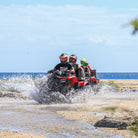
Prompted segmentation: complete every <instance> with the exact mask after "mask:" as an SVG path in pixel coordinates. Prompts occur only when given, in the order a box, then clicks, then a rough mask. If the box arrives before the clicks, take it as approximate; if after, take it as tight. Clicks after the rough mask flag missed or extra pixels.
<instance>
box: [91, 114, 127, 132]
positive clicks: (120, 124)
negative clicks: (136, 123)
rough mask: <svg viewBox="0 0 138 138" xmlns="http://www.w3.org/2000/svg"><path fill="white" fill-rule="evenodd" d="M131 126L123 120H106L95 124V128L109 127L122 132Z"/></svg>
mask: <svg viewBox="0 0 138 138" xmlns="http://www.w3.org/2000/svg"><path fill="white" fill-rule="evenodd" d="M128 125H129V124H128V123H127V122H124V121H121V120H113V119H111V118H108V117H107V118H104V119H102V120H99V121H98V122H96V123H95V124H94V126H95V127H108V128H118V129H120V130H122V129H126V127H127V126H128Z"/></svg>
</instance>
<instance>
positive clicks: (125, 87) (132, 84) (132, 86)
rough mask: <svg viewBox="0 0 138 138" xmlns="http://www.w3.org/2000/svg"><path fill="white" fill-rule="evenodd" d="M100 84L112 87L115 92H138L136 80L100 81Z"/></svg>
mask: <svg viewBox="0 0 138 138" xmlns="http://www.w3.org/2000/svg"><path fill="white" fill-rule="evenodd" d="M100 83H104V84H109V85H113V86H115V88H116V89H117V91H122V92H123V91H138V79H137V80H136V79H101V80H100Z"/></svg>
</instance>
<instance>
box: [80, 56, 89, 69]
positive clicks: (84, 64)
mask: <svg viewBox="0 0 138 138" xmlns="http://www.w3.org/2000/svg"><path fill="white" fill-rule="evenodd" d="M81 66H84V67H87V66H88V62H87V60H86V59H85V58H82V59H81Z"/></svg>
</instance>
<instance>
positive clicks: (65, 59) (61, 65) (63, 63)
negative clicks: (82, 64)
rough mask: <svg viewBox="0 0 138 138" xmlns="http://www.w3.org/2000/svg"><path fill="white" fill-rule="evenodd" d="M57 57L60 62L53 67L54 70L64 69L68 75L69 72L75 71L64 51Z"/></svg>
mask: <svg viewBox="0 0 138 138" xmlns="http://www.w3.org/2000/svg"><path fill="white" fill-rule="evenodd" d="M59 59H60V62H61V63H59V64H57V65H56V66H55V68H54V69H53V70H54V71H55V70H59V71H66V72H67V74H66V75H70V74H71V73H75V71H74V69H73V67H72V65H71V64H70V63H69V62H68V59H69V58H68V55H67V54H65V53H62V54H61V55H60V56H59ZM53 70H50V71H48V73H50V72H51V71H53Z"/></svg>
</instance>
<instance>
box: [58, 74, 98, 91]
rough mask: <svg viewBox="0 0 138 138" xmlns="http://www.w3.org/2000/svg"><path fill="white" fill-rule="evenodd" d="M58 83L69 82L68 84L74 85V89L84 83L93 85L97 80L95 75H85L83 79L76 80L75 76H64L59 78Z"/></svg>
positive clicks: (84, 84)
mask: <svg viewBox="0 0 138 138" xmlns="http://www.w3.org/2000/svg"><path fill="white" fill-rule="evenodd" d="M59 80H60V83H62V84H64V83H65V82H69V83H68V85H70V86H72V87H74V88H75V89H77V88H81V87H83V86H86V85H91V86H92V85H94V84H97V83H98V82H99V81H98V80H97V79H96V77H95V76H91V77H85V80H83V81H78V80H77V78H76V76H75V75H74V76H66V77H60V78H59Z"/></svg>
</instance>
